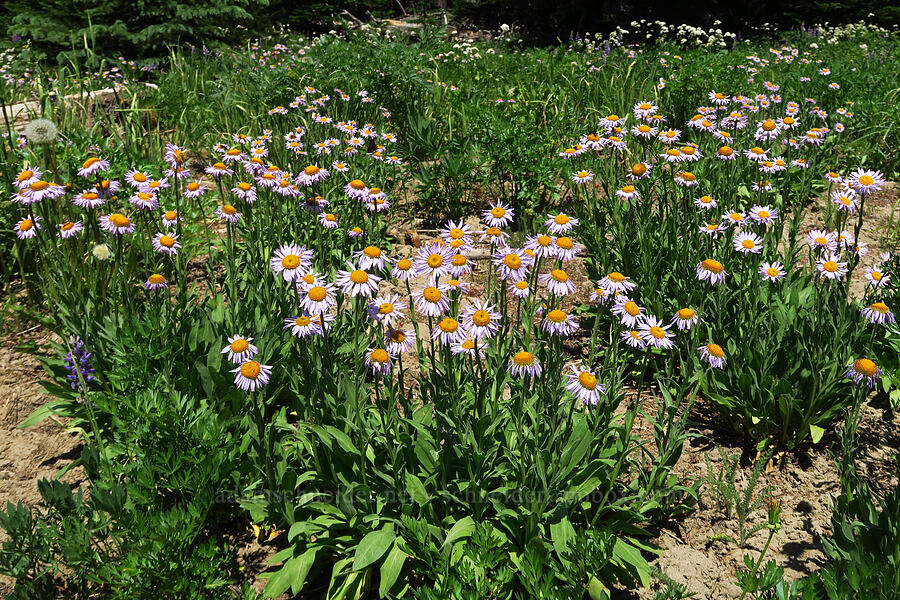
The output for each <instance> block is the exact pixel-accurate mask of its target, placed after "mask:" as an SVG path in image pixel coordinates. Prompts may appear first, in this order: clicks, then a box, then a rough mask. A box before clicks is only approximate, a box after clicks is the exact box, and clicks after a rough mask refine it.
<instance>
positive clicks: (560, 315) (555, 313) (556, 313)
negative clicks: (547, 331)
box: [547, 308, 568, 323]
mask: <svg viewBox="0 0 900 600" xmlns="http://www.w3.org/2000/svg"><path fill="white" fill-rule="evenodd" d="M567 318H568V315H566V313H564V312H563V311H561V310H559V309H558V308H557V309H554V310H551V311H550V312H549V313H547V319H548V320H550V321H553V322H554V323H562V322H564V321H565V320H566V319H567Z"/></svg>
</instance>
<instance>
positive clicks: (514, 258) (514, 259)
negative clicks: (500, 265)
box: [503, 254, 522, 271]
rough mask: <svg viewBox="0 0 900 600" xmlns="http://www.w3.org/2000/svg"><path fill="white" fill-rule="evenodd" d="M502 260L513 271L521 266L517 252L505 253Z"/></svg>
mask: <svg viewBox="0 0 900 600" xmlns="http://www.w3.org/2000/svg"><path fill="white" fill-rule="evenodd" d="M503 262H504V263H505V264H506V266H507V267H509V268H510V269H512V270H514V271H515V270H517V269H520V268H522V259H521V258H519V255H518V254H507V255H506V256H504V257H503Z"/></svg>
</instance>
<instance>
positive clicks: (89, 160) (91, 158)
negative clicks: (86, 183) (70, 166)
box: [81, 156, 100, 169]
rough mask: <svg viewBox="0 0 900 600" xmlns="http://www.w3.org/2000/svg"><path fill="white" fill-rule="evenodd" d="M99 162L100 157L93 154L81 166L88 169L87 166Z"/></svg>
mask: <svg viewBox="0 0 900 600" xmlns="http://www.w3.org/2000/svg"><path fill="white" fill-rule="evenodd" d="M98 162H100V159H99V158H97V157H96V156H92V157H90V158H89V159H87V160H86V161H84V163H83V164H82V165H81V167H82V168H83V169H87V168H88V167H90V166H91V165H93V164H96V163H98Z"/></svg>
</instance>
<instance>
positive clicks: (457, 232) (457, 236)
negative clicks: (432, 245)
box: [449, 227, 466, 240]
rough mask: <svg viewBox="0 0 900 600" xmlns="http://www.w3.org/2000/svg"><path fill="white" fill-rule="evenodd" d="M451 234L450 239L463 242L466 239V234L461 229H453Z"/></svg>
mask: <svg viewBox="0 0 900 600" xmlns="http://www.w3.org/2000/svg"><path fill="white" fill-rule="evenodd" d="M449 234H450V239H452V240H461V239H463V238H464V237H466V234H465V232H464V231H463V230H462V229H460V228H459V227H454V228H453V229H451V230H450V232H449Z"/></svg>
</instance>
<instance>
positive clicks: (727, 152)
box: [719, 146, 734, 156]
mask: <svg viewBox="0 0 900 600" xmlns="http://www.w3.org/2000/svg"><path fill="white" fill-rule="evenodd" d="M719 154H720V155H721V156H731V155H732V154H734V148H732V147H731V146H722V147H721V148H719Z"/></svg>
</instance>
